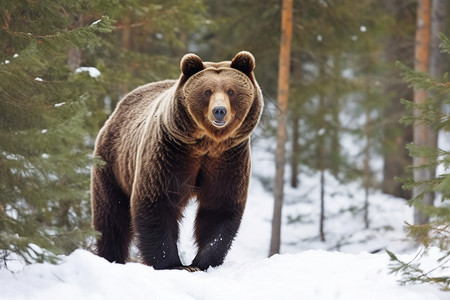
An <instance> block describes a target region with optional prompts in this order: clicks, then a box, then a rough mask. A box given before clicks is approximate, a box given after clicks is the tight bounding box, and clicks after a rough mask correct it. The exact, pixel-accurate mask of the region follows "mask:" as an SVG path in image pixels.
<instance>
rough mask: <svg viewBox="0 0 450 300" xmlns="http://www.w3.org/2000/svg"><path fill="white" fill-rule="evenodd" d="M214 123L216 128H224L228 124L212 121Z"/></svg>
mask: <svg viewBox="0 0 450 300" xmlns="http://www.w3.org/2000/svg"><path fill="white" fill-rule="evenodd" d="M212 123H213V124H214V126H217V127H223V126H225V125H226V124H227V122H226V121H217V120H214V121H212Z"/></svg>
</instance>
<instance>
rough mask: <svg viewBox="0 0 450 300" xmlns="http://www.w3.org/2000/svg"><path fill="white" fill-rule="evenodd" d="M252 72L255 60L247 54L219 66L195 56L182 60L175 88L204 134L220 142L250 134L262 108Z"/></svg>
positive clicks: (258, 90)
mask: <svg viewBox="0 0 450 300" xmlns="http://www.w3.org/2000/svg"><path fill="white" fill-rule="evenodd" d="M254 68H255V58H254V57H253V55H252V54H251V53H250V52H247V51H242V52H239V53H238V54H237V55H236V56H235V57H234V58H233V59H232V60H231V61H224V62H219V63H212V62H203V61H202V60H201V58H200V57H198V56H197V55H195V54H186V55H185V56H184V57H183V58H182V60H181V71H182V74H181V77H180V80H179V86H178V88H179V89H181V90H182V95H183V97H182V98H183V103H184V106H185V107H186V108H187V111H188V113H189V115H190V116H191V117H192V119H193V120H194V122H195V123H196V125H197V126H198V128H199V129H200V130H201V131H202V132H203V133H204V134H206V135H207V136H209V137H211V138H213V139H214V140H216V141H220V140H223V139H226V138H228V137H230V136H231V135H236V134H238V135H245V136H248V135H249V134H250V133H251V131H253V129H254V128H255V127H256V125H257V123H258V121H259V118H260V115H261V111H262V106H263V100H262V95H261V91H260V89H259V86H258V84H257V82H256V80H255V77H254V74H253V69H254Z"/></svg>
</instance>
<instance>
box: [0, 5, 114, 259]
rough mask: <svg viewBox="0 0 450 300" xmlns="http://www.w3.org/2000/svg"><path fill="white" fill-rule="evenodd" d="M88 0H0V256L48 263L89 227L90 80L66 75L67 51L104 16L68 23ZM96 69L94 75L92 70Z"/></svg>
mask: <svg viewBox="0 0 450 300" xmlns="http://www.w3.org/2000/svg"><path fill="white" fill-rule="evenodd" d="M91 9H92V7H91V2H88V1H77V2H71V1H64V2H60V1H57V2H55V1H46V0H42V1H37V2H36V1H15V0H6V1H2V2H1V3H0V41H1V43H0V78H1V80H0V141H1V143H0V190H1V191H2V193H1V196H0V253H1V257H2V258H3V260H4V263H5V264H6V261H7V259H8V255H9V254H10V253H12V252H14V253H16V254H18V255H19V256H21V257H22V258H23V259H24V260H25V261H26V262H28V263H30V262H34V261H43V260H51V261H54V260H55V256H54V254H61V253H69V252H71V251H73V250H74V249H76V248H78V247H80V246H82V245H83V244H84V245H85V243H86V237H88V236H90V235H92V231H91V229H90V213H89V211H90V204H89V194H88V190H89V165H90V164H91V163H92V159H91V158H90V153H91V149H90V148H88V147H87V146H86V143H85V138H86V136H88V133H89V132H88V130H89V128H88V126H87V122H86V120H87V119H88V118H89V113H88V111H87V107H88V106H89V105H90V103H91V102H92V101H93V100H94V98H93V97H92V94H91V93H90V91H91V90H95V89H96V86H98V80H97V79H96V78H92V77H90V76H88V75H87V73H86V72H74V71H73V69H71V68H70V66H69V63H68V52H69V49H74V48H78V49H93V48H94V47H96V46H98V45H99V39H98V35H99V34H102V33H104V32H108V31H110V30H111V21H109V19H108V17H103V18H101V19H99V20H98V21H96V22H93V23H92V24H89V25H86V26H83V27H75V28H74V27H73V21H74V19H75V16H78V15H80V14H82V13H84V12H90V13H92V11H91ZM94 75H96V74H94Z"/></svg>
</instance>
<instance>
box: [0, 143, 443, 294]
mask: <svg viewBox="0 0 450 300" xmlns="http://www.w3.org/2000/svg"><path fill="white" fill-rule="evenodd" d="M260 140H261V139H258V141H260ZM258 141H256V142H255V143H254V144H256V146H257V147H255V145H253V146H254V147H253V149H252V160H253V161H252V169H253V176H252V178H251V183H250V190H249V197H248V202H247V207H246V210H245V214H244V217H243V220H242V224H241V227H240V231H239V234H238V236H237V238H236V240H235V242H234V244H233V247H232V249H231V251H230V253H229V254H228V256H227V258H226V260H225V262H224V264H223V265H222V266H220V267H216V268H209V269H208V270H207V272H195V273H189V272H187V271H182V270H164V271H156V270H154V269H153V268H151V267H148V266H145V265H143V264H140V263H138V262H130V263H127V264H125V265H121V264H114V263H109V262H107V261H106V260H104V259H103V258H100V257H98V256H96V255H94V254H92V253H90V252H88V251H86V250H76V251H75V252H73V253H72V254H71V255H69V256H61V259H62V263H60V264H58V265H51V264H48V263H45V264H34V265H28V266H23V265H22V264H20V263H19V262H13V263H12V264H10V269H12V270H14V272H11V271H9V270H5V269H2V270H0V282H1V284H0V299H12V300H14V299H38V300H39V299H46V300H47V299H258V300H261V299H314V300H322V299H323V300H329V299H342V300H361V299H364V300H370V299H374V300H375V299H376V300H378V299H388V300H389V299H396V300H444V299H447V300H448V299H449V298H450V297H449V294H448V293H444V292H442V291H440V290H439V289H438V288H437V287H436V286H432V285H428V284H422V285H407V286H400V285H399V284H398V282H397V281H398V280H399V279H400V275H396V274H391V273H390V269H389V265H390V262H389V256H388V255H387V254H386V253H385V252H384V249H389V250H390V251H393V252H394V253H396V254H397V257H399V258H400V259H402V260H403V261H411V260H413V258H414V257H415V256H416V254H417V253H418V251H419V250H418V249H417V246H415V245H413V244H410V243H408V242H405V241H403V239H404V237H405V233H404V232H403V226H404V222H405V221H411V219H412V209H411V208H410V207H408V206H407V204H406V201H405V200H402V199H398V198H394V197H390V196H387V195H384V194H381V193H380V192H376V191H371V194H370V198H369V202H370V210H369V218H370V228H369V229H365V228H364V222H363V213H362V211H361V208H362V207H363V203H364V191H363V190H362V189H361V188H360V187H359V185H358V183H352V184H346V185H342V184H341V183H339V182H337V181H336V180H335V179H333V177H332V176H331V175H330V174H326V176H325V180H326V189H325V196H326V198H325V207H326V222H325V231H326V241H325V242H321V241H320V239H319V234H318V228H319V226H318V215H319V195H320V186H319V177H318V175H317V174H314V173H310V172H309V171H308V170H301V175H300V178H299V179H300V187H299V188H297V189H293V188H291V187H288V186H286V188H285V194H286V195H285V203H284V207H283V227H282V245H281V253H282V254H280V255H274V256H272V257H270V258H267V254H268V251H269V242H270V232H271V218H272V209H273V197H272V195H271V192H270V188H271V185H272V183H271V182H272V179H271V176H273V173H274V159H273V153H274V152H273V151H272V150H273V149H270V147H273V145H274V143H269V142H267V141H265V145H266V146H265V147H268V149H264V147H262V146H261V145H258ZM286 174H289V170H287V173H286ZM195 209H196V204H195V203H192V204H190V205H189V206H188V207H187V209H186V212H185V218H184V220H183V223H182V227H181V232H180V235H181V236H180V242H179V251H180V257H181V259H182V261H183V262H184V263H185V264H189V263H190V261H191V260H192V259H193V257H194V256H195V252H196V249H195V247H194V246H193V239H192V224H193V220H194V218H195ZM370 252H374V253H375V254H371V253H370ZM439 254H440V253H439V252H438V250H437V249H436V248H431V249H430V251H429V256H428V257H425V261H424V263H425V265H424V268H426V269H427V270H430V269H432V264H431V262H432V261H433V260H435V258H437V257H439ZM427 267H428V268H427ZM449 267H450V266H449ZM447 272H448V270H447ZM433 275H439V274H433Z"/></svg>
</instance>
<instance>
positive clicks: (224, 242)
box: [192, 143, 250, 270]
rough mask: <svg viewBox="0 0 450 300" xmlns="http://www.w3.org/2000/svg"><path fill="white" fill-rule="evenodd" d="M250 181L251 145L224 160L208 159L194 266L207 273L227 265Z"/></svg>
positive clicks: (202, 175)
mask: <svg viewBox="0 0 450 300" xmlns="http://www.w3.org/2000/svg"><path fill="white" fill-rule="evenodd" d="M249 177H250V153H249V147H248V143H244V144H243V145H239V146H238V147H236V148H234V149H231V150H230V151H229V152H226V153H224V154H223V156H222V157H220V158H205V161H204V164H203V166H202V168H201V170H200V172H199V175H198V178H197V183H196V184H197V185H198V187H199V193H198V195H197V200H198V202H199V208H198V212H197V217H196V220H195V238H196V243H197V246H198V253H197V256H196V257H195V258H194V260H193V262H192V266H194V267H198V268H200V269H201V270H206V269H207V268H208V267H209V266H212V267H215V266H219V265H221V264H222V263H223V260H224V259H225V256H226V254H227V253H228V250H229V249H230V247H231V244H232V242H233V240H234V237H235V236H236V233H237V231H238V229H239V226H240V223H241V219H242V215H243V213H244V208H245V203H246V200H247V191H248V184H249Z"/></svg>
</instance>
